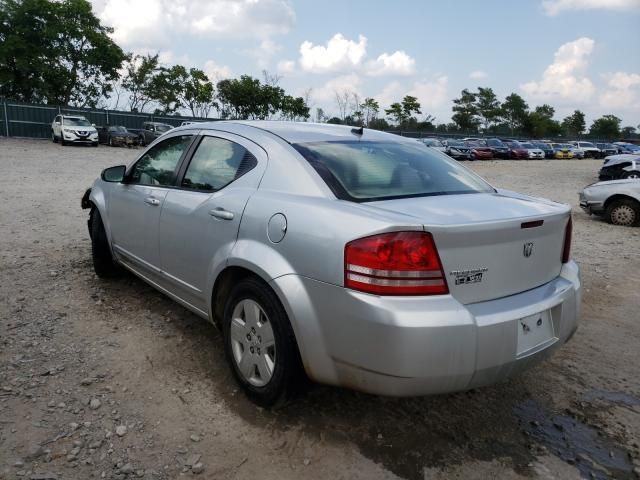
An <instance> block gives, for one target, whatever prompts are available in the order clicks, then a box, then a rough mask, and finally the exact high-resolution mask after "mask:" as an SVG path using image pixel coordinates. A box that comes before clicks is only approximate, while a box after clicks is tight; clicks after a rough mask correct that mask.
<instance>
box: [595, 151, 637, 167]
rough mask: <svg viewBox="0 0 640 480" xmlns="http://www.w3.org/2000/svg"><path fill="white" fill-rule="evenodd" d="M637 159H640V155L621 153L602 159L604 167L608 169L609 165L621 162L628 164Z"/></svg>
mask: <svg viewBox="0 0 640 480" xmlns="http://www.w3.org/2000/svg"><path fill="white" fill-rule="evenodd" d="M638 159H640V154H633V153H621V154H620V155H609V156H608V157H605V159H604V166H605V167H610V166H611V165H617V164H618V163H621V162H629V161H633V160H638Z"/></svg>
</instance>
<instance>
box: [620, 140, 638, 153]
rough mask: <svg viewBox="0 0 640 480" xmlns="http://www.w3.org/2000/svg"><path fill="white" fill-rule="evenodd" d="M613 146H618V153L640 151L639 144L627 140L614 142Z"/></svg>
mask: <svg viewBox="0 0 640 480" xmlns="http://www.w3.org/2000/svg"><path fill="white" fill-rule="evenodd" d="M614 145H615V146H617V147H618V153H634V154H638V153H640V146H638V145H634V144H633V143H627V142H615V143H614Z"/></svg>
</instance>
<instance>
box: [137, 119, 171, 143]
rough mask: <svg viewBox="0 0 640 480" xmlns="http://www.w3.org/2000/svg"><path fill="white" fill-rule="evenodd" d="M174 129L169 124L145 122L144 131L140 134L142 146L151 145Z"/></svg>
mask: <svg viewBox="0 0 640 480" xmlns="http://www.w3.org/2000/svg"><path fill="white" fill-rule="evenodd" d="M172 128H173V126H171V125H169V124H168V123H159V122H144V123H143V124H142V130H140V131H139V133H138V138H139V141H140V145H142V146H145V145H148V144H150V143H151V142H153V141H154V140H155V139H156V138H158V137H159V136H160V135H162V134H163V133H166V132H168V131H169V130H171V129H172Z"/></svg>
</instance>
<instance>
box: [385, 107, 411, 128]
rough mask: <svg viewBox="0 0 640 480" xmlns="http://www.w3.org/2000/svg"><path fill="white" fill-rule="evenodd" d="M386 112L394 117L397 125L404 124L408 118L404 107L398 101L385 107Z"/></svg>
mask: <svg viewBox="0 0 640 480" xmlns="http://www.w3.org/2000/svg"><path fill="white" fill-rule="evenodd" d="M384 113H386V114H387V115H388V116H389V117H391V118H393V120H394V122H396V124H397V125H402V124H403V123H404V122H405V121H406V119H407V117H406V115H405V113H404V110H403V109H402V105H401V104H400V103H398V102H395V103H392V104H391V105H389V108H387V109H385V111H384Z"/></svg>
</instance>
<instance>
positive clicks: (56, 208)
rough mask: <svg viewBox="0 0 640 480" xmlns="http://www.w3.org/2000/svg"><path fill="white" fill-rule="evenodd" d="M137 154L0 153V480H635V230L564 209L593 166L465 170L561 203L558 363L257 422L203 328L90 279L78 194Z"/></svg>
mask: <svg viewBox="0 0 640 480" xmlns="http://www.w3.org/2000/svg"><path fill="white" fill-rule="evenodd" d="M137 152H139V151H138V150H128V149H126V148H109V147H103V146H100V147H99V148H91V147H61V146H59V145H53V144H51V143H49V142H46V141H39V140H19V139H0V166H1V167H2V175H0V479H14V478H31V479H41V480H42V479H87V478H119V479H124V478H145V479H173V478H191V477H196V478H210V479H232V478H239V479H254V478H260V479H267V480H269V479H274V480H275V479H288V478H306V479H325V478H331V479H387V478H389V479H391V478H403V479H411V480H413V479H422V478H428V479H441V478H464V479H467V478H470V479H481V478H511V479H521V478H607V477H609V478H621V479H631V478H636V477H640V428H639V427H640V376H639V371H640V348H638V342H639V339H640V300H639V298H640V295H639V294H640V273H639V272H640V228H636V229H633V228H622V227H613V226H610V225H608V224H606V223H604V222H603V221H601V220H599V219H596V218H590V217H588V216H587V215H586V214H584V213H583V212H582V211H581V210H580V209H579V208H578V204H577V192H578V190H579V189H580V188H581V187H583V186H584V185H587V184H589V183H592V182H594V181H595V178H596V172H597V170H598V167H599V165H600V163H601V161H599V160H598V161H596V160H582V161H531V162H527V161H488V162H482V163H481V162H475V163H473V164H471V165H470V166H471V167H472V168H473V169H474V170H476V171H478V172H479V173H480V174H482V175H483V176H484V177H485V178H487V179H488V180H489V181H490V182H492V183H493V184H494V185H495V186H499V187H503V188H508V189H513V190H518V191H522V192H525V193H529V194H533V195H537V196H541V197H547V198H551V199H553V200H557V201H560V202H565V203H570V204H571V205H572V206H573V210H574V244H573V245H574V246H573V255H574V258H575V259H576V260H577V261H578V262H579V263H580V265H581V266H582V272H583V282H584V303H583V314H582V320H581V324H580V329H579V330H578V332H577V334H576V335H575V337H574V338H573V340H572V341H571V342H570V343H569V344H567V345H566V346H565V347H564V348H563V349H562V350H561V351H560V352H559V353H558V354H557V355H556V356H555V357H553V358H552V359H550V360H547V361H546V362H544V363H542V364H541V365H539V366H538V367H536V368H534V369H532V370H530V371H529V372H527V373H525V374H524V375H522V376H520V377H518V378H516V379H513V380H511V381H509V382H507V383H504V384H500V385H496V386H494V387H490V388H484V389H480V390H474V391H470V392H465V393H459V394H455V395H446V396H439V397H431V398H413V399H389V398H381V397H375V396H369V395H364V394H359V393H355V392H350V391H346V390H342V389H336V388H329V387H323V386H316V387H313V388H312V389H311V391H310V392H309V393H308V394H307V395H306V396H304V397H303V398H301V399H299V400H297V401H296V402H294V403H293V404H291V405H288V406H286V407H284V408H282V409H280V410H277V411H268V410H263V409H260V408H256V407H255V406H254V405H253V404H251V403H250V402H248V401H247V400H246V399H245V398H244V396H243V395H242V394H241V393H240V392H239V391H238V390H237V387H236V385H235V384H234V382H233V379H232V377H231V374H230V372H229V370H228V368H227V366H226V364H225V361H224V356H223V352H222V345H221V339H220V334H219V333H218V332H217V331H216V329H215V328H214V327H213V326H211V325H208V324H207V323H205V322H203V321H201V320H199V319H198V318H197V317H195V316H194V315H192V314H191V313H189V312H188V311H187V310H185V309H183V308H182V307H180V306H179V305H177V304H176V303H174V302H172V301H171V300H169V299H168V298H166V297H164V296H163V295H161V294H160V293H157V292H155V291H154V290H153V289H152V288H150V287H148V286H147V285H146V284H144V283H143V282H141V281H139V280H137V279H136V278H134V277H132V276H125V277H124V278H120V279H118V280H114V281H102V280H99V279H98V278H97V277H96V276H95V275H94V273H93V271H92V265H91V261H90V243H89V236H88V233H87V227H86V217H87V212H86V211H82V210H81V209H80V197H81V196H82V193H83V192H84V189H85V188H86V187H88V186H90V184H91V182H92V181H93V179H94V178H95V177H96V176H97V175H98V174H99V173H100V171H101V170H102V169H103V168H104V167H106V166H110V165H117V164H122V163H128V162H129V161H130V160H132V159H133V158H134V157H135V156H136V154H137Z"/></svg>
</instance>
